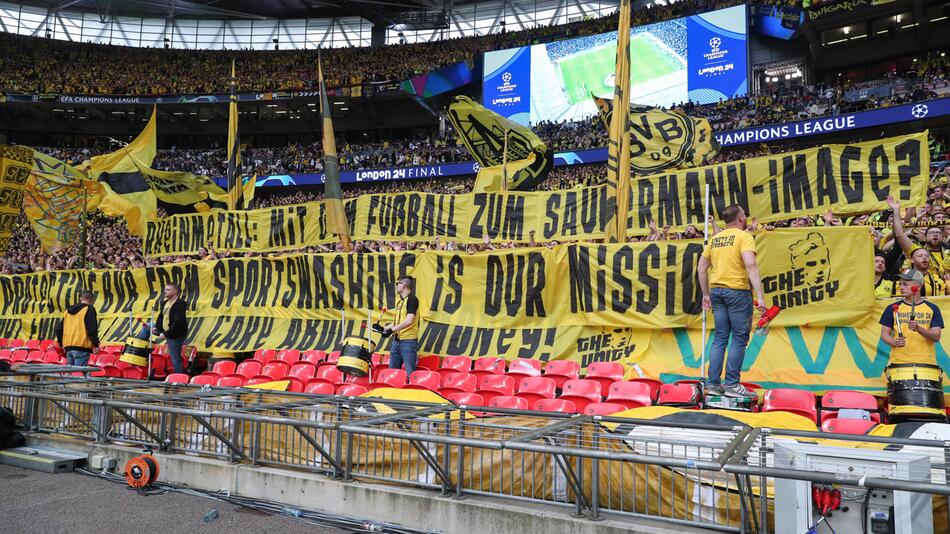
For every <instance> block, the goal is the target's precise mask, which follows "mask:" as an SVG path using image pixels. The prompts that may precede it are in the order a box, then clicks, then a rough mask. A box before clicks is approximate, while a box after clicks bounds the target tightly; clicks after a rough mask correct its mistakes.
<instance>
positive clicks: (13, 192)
mask: <svg viewBox="0 0 950 534" xmlns="http://www.w3.org/2000/svg"><path fill="white" fill-rule="evenodd" d="M32 164H33V151H32V150H30V149H29V148H27V147H24V146H10V145H0V252H4V251H6V250H7V243H8V242H9V241H10V236H11V235H12V234H13V228H14V226H16V219H17V216H18V215H19V214H20V208H21V206H22V205H23V188H24V186H25V185H26V181H27V179H28V178H29V176H30V169H31V168H32Z"/></svg>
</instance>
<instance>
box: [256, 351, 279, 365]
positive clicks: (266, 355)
mask: <svg viewBox="0 0 950 534" xmlns="http://www.w3.org/2000/svg"><path fill="white" fill-rule="evenodd" d="M258 353H259V354H258ZM276 357H277V351H276V350H274V349H264V350H261V351H258V352H256V353H254V359H255V360H260V361H261V362H263V363H265V364H266V363H270V362H271V361H273V360H274V358H276Z"/></svg>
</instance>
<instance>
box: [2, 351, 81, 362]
mask: <svg viewBox="0 0 950 534" xmlns="http://www.w3.org/2000/svg"><path fill="white" fill-rule="evenodd" d="M0 360H2V361H5V362H7V363H10V364H14V363H46V364H56V365H60V364H65V363H66V357H65V356H63V355H62V354H61V353H60V351H57V350H41V349H36V350H27V349H22V350H20V349H14V350H12V351H11V350H10V349H0Z"/></svg>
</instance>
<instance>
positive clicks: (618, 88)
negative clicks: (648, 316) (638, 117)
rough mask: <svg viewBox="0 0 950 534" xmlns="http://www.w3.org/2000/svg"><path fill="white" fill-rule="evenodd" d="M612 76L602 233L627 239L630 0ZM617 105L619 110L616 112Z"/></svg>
mask: <svg viewBox="0 0 950 534" xmlns="http://www.w3.org/2000/svg"><path fill="white" fill-rule="evenodd" d="M614 72H615V76H614V79H615V80H616V82H615V83H616V85H615V86H614V114H613V116H612V117H611V120H610V127H609V129H608V130H609V134H610V136H609V139H608V141H607V199H608V200H607V212H608V213H607V215H608V216H607V217H605V219H606V227H605V228H604V237H605V238H606V241H607V242H608V243H618V242H619V243H624V242H626V241H627V209H628V204H629V200H628V197H629V196H630V121H629V116H628V114H627V113H625V112H626V110H627V106H628V105H629V102H630V0H620V22H619V25H618V26H617V66H616V70H615V71H614ZM618 107H619V109H620V110H621V111H623V112H621V113H617V110H618Z"/></svg>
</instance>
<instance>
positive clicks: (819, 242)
mask: <svg viewBox="0 0 950 534" xmlns="http://www.w3.org/2000/svg"><path fill="white" fill-rule="evenodd" d="M788 250H789V252H790V253H791V255H790V259H791V262H792V268H793V269H802V270H803V271H804V275H805V284H806V285H808V286H815V285H819V284H824V283H826V282H828V281H829V280H830V279H831V261H830V257H831V256H830V253H829V251H828V246H827V245H825V238H824V237H822V235H821V234H819V233H817V232H811V233H809V234H808V235H807V236H805V237H804V238H803V239H800V240H798V241H796V242H794V243H792V245H791V246H790V247H788Z"/></svg>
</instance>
